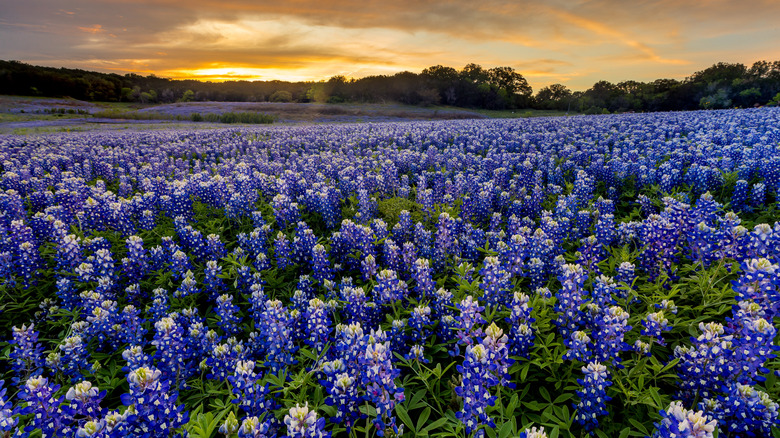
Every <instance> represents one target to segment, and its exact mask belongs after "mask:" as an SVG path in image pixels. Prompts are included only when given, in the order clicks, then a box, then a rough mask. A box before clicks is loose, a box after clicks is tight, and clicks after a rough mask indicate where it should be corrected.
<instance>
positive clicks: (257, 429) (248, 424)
mask: <svg viewBox="0 0 780 438" xmlns="http://www.w3.org/2000/svg"><path fill="white" fill-rule="evenodd" d="M275 436H276V434H275V433H273V432H272V428H271V423H270V420H266V421H260V419H259V418H258V417H247V418H244V420H243V421H242V422H241V427H239V428H238V438H273V437H275Z"/></svg>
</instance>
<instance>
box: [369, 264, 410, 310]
mask: <svg viewBox="0 0 780 438" xmlns="http://www.w3.org/2000/svg"><path fill="white" fill-rule="evenodd" d="M376 281H377V284H376V286H374V289H373V293H374V296H375V299H376V302H377V304H391V303H393V302H395V301H397V300H400V299H401V298H403V295H402V291H401V285H400V280H399V279H398V274H397V273H396V272H395V271H393V270H391V269H383V270H381V271H379V274H377V276H376Z"/></svg>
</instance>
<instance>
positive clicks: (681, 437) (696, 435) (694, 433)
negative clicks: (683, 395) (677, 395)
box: [652, 401, 717, 438]
mask: <svg viewBox="0 0 780 438" xmlns="http://www.w3.org/2000/svg"><path fill="white" fill-rule="evenodd" d="M708 420H709V421H708ZM715 429H717V422H716V421H715V420H710V419H708V418H707V416H706V415H705V414H704V412H702V411H693V410H688V409H685V407H683V405H682V403H680V402H679V401H674V402H672V403H671V404H670V405H669V407H668V408H667V409H665V410H662V411H661V421H660V422H658V423H655V431H654V432H653V435H652V437H653V438H712V437H713V436H714V432H715Z"/></svg>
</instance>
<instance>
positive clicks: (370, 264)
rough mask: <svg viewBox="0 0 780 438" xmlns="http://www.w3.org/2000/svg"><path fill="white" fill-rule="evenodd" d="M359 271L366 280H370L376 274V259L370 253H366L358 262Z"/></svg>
mask: <svg viewBox="0 0 780 438" xmlns="http://www.w3.org/2000/svg"><path fill="white" fill-rule="evenodd" d="M360 272H361V273H362V274H363V279H364V280H366V281H368V280H371V279H372V278H373V277H374V275H376V259H375V258H374V256H373V255H372V254H369V255H367V256H366V257H365V258H364V259H363V261H362V262H361V263H360Z"/></svg>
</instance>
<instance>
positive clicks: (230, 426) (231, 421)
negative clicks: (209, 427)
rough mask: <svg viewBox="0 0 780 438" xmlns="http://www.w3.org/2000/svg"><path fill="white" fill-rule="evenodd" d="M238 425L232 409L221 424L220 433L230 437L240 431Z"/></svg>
mask: <svg viewBox="0 0 780 438" xmlns="http://www.w3.org/2000/svg"><path fill="white" fill-rule="evenodd" d="M238 427H239V425H238V420H237V419H236V415H235V414H234V413H233V412H232V411H231V412H230V413H229V414H228V416H227V417H225V421H223V422H222V425H221V426H219V433H221V434H222V435H225V436H226V437H229V436H232V435H233V434H235V433H236V432H238Z"/></svg>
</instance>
